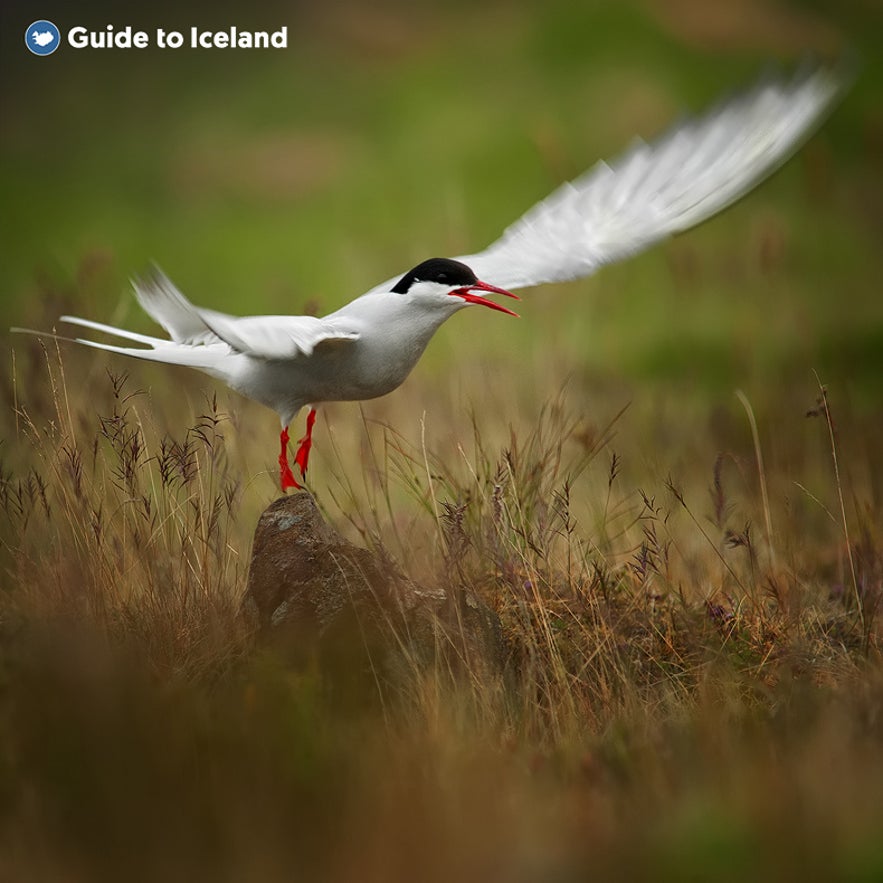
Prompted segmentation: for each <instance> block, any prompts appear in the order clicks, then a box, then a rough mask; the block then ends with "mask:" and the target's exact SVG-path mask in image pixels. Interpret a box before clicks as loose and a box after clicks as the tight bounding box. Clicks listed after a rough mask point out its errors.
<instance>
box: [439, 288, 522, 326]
mask: <svg viewBox="0 0 883 883" xmlns="http://www.w3.org/2000/svg"><path fill="white" fill-rule="evenodd" d="M474 291H489V292H491V293H492V294H505V295H506V297H514V298H515V300H521V298H520V297H518V295H517V294H512V292H511V291H506V289H505V288H497V286H496V285H488V283H487V282H481V281H478V282H473V283H472V285H467V286H465V287H464V288H455V289H454V290H453V291H452V292H451V294H455V295H456V296H457V297H462V298H463V300H465V301H466V303H468V304H481V305H482V306H483V307H490V308H491V309H492V310H499V311H500V312H501V313H506V315H508V316H515V318H516V319H517V318H518V313H513V312H512V310H509V309H507V308H506V307H502V306H500V304H497V303H494V302H493V301H492V300H488V299H487V298H486V297H482V296H481V295H480V294H473V292H474Z"/></svg>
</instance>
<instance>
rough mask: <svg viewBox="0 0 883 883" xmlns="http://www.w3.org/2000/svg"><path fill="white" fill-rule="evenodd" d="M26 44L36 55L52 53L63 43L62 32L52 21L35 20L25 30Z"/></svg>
mask: <svg viewBox="0 0 883 883" xmlns="http://www.w3.org/2000/svg"><path fill="white" fill-rule="evenodd" d="M25 44H26V45H27V47H28V49H30V50H31V52H33V53H34V55H52V53H53V52H55V50H56V49H58V47H59V45H60V44H61V33H60V32H59V30H58V28H57V27H55V25H54V24H52V22H51V21H44V20H41V21H35V22H34V23H33V24H32V25H31V26H30V27H29V28H28V29H27V30H26V31H25Z"/></svg>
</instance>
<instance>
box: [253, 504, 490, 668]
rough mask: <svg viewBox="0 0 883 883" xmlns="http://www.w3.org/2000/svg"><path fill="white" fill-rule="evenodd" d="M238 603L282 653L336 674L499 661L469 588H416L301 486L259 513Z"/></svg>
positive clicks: (484, 614)
mask: <svg viewBox="0 0 883 883" xmlns="http://www.w3.org/2000/svg"><path fill="white" fill-rule="evenodd" d="M243 607H244V609H245V611H246V613H247V614H248V615H249V616H251V617H252V618H254V619H256V621H257V623H258V625H259V628H260V630H261V632H262V633H263V634H264V636H265V637H266V636H272V640H273V643H274V644H275V645H276V646H277V647H281V648H282V649H283V650H284V652H285V653H286V654H287V655H290V656H292V657H293V658H295V659H298V660H301V661H307V660H311V659H318V661H319V663H320V665H321V666H322V667H323V668H324V669H327V670H331V671H334V672H344V671H345V672H348V673H349V674H350V675H352V676H357V677H358V676H360V675H364V674H366V673H367V674H369V676H370V677H371V678H373V679H374V680H377V679H378V678H382V679H384V680H388V679H389V678H390V677H392V678H394V679H396V680H398V679H399V678H401V676H402V675H403V674H404V673H405V672H406V671H408V670H414V669H415V668H419V667H421V666H423V665H425V664H427V663H430V662H433V661H438V660H439V659H440V658H443V659H444V660H445V661H446V664H448V665H451V664H452V663H453V664H456V665H459V664H460V663H463V664H465V665H466V666H468V667H469V668H470V669H472V670H475V669H476V667H478V668H480V669H482V670H489V671H494V670H499V669H501V668H502V660H503V640H502V633H501V629H500V622H499V619H498V618H497V616H496V614H495V613H494V612H493V611H491V610H490V609H489V608H488V607H487V606H486V605H485V604H483V603H482V602H481V601H480V600H479V599H477V598H476V597H474V596H473V595H472V594H471V593H469V592H465V591H459V590H458V591H455V592H452V593H448V592H446V591H445V590H444V589H427V588H424V587H422V586H418V585H416V584H415V583H414V582H412V581H411V580H409V579H407V578H406V577H405V576H403V575H402V574H401V572H400V571H399V569H398V567H397V566H396V565H395V563H394V562H392V561H390V560H388V559H387V560H384V558H382V557H381V556H379V555H376V554H375V553H373V552H370V551H369V550H367V549H363V548H360V547H358V546H355V545H353V544H352V543H351V542H350V541H349V540H347V539H346V538H345V537H343V536H341V535H340V534H339V533H338V532H337V531H336V530H335V529H334V528H333V527H331V526H330V525H329V524H328V523H327V522H326V521H325V520H324V519H323V518H322V515H321V514H320V512H319V510H318V508H317V507H316V503H315V501H314V500H313V498H312V496H311V495H310V494H309V493H308V492H306V491H300V492H298V493H295V494H291V495H289V496H285V497H280V498H279V499H278V500H276V501H275V502H273V503H271V504H270V506H269V507H267V509H266V510H265V511H264V513H263V514H262V515H261V517H260V520H259V521H258V526H257V529H256V531H255V538H254V548H253V552H252V560H251V568H250V571H249V575H248V585H247V588H246V593H245V599H244V602H243Z"/></svg>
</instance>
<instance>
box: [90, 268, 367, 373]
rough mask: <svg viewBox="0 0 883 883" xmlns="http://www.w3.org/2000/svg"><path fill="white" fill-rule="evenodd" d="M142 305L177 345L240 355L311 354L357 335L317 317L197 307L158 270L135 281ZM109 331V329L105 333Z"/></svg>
mask: <svg viewBox="0 0 883 883" xmlns="http://www.w3.org/2000/svg"><path fill="white" fill-rule="evenodd" d="M133 285H134V288H135V296H136V297H137V298H138V302H139V303H140V304H141V306H142V307H143V308H144V310H145V312H146V313H147V314H148V315H150V316H151V317H152V318H153V319H154V320H155V321H156V322H158V323H159V324H160V325H162V326H163V328H165V329H166V331H168V333H169V336H170V337H171V338H172V340H173V341H175V342H177V343H183V344H189V345H191V346H198V345H200V344H206V345H208V344H213V343H219V342H223V343H226V344H227V345H228V346H229V347H230V348H231V349H233V350H235V351H236V352H238V353H244V354H246V355H249V356H253V357H255V358H261V359H292V358H294V357H296V356H298V355H304V356H309V355H311V354H312V352H313V350H314V349H315V347H316V346H318V345H319V344H320V343H323V342H325V341H329V342H330V341H351V340H355V339H356V338H358V336H359V335H358V334H357V333H356V332H355V331H352V330H348V329H346V328H343V327H341V326H340V325H339V324H336V323H334V322H329V321H326V320H324V319H317V318H316V317H315V316H245V317H242V318H240V317H237V316H230V315H227V314H226V313H219V312H217V311H215V310H206V309H202V308H201V307H197V306H194V305H193V304H192V303H190V301H189V300H187V298H186V297H184V295H183V294H181V292H180V291H179V290H178V289H177V288H176V287H175V285H174V284H173V283H172V282H171V280H170V279H169V278H168V277H167V276H165V275H164V274H163V273H162V272H160V271H159V270H156V269H155V270H154V271H153V273H152V274H151V275H150V277H148V278H146V279H136V280H134V281H133ZM105 330H106V329H105Z"/></svg>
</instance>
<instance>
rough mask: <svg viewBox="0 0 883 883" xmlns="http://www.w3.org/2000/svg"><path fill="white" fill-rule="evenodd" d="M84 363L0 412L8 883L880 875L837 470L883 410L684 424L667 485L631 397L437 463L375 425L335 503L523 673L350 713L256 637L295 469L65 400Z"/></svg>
mask: <svg viewBox="0 0 883 883" xmlns="http://www.w3.org/2000/svg"><path fill="white" fill-rule="evenodd" d="M88 358H89V357H88V356H86V357H83V356H82V354H80V353H78V352H68V351H67V350H64V351H62V350H61V349H60V348H56V347H55V345H53V346H52V347H49V348H46V347H44V346H43V345H41V344H40V342H38V341H36V340H35V341H30V342H27V343H26V345H25V346H22V347H17V348H16V379H18V378H20V377H29V378H34V377H40V378H41V382H40V383H39V384H35V383H29V384H28V391H27V392H26V391H25V390H24V389H23V388H22V386H21V385H20V383H19V382H18V380H16V385H15V387H14V388H15V391H16V402H15V403H13V402H9V403H8V407H9V409H10V410H9V414H10V416H11V417H14V419H15V421H16V422H17V427H18V429H17V434H14V435H13V437H14V438H16V440H17V441H16V445H15V448H14V449H11V448H9V447H7V449H6V450H5V451H4V454H5V458H6V461H5V462H4V465H3V467H2V485H0V503H2V511H3V533H2V538H3V567H4V572H5V573H6V575H7V578H8V580H7V583H6V585H7V588H6V590H5V591H4V594H3V598H2V623H3V634H4V639H3V643H2V672H3V683H4V690H3V698H2V708H3V716H2V718H3V722H4V723H3V727H2V729H0V749H2V750H0V753H2V757H3V758H4V767H5V775H4V781H5V786H4V805H5V811H4V832H5V833H4V836H3V840H2V846H0V850H2V854H3V856H4V862H5V868H6V870H7V872H8V873H9V874H10V875H11V876H12V877H14V878H15V879H21V880H28V879H43V878H45V877H46V876H49V877H51V878H55V877H60V876H64V877H65V878H66V879H83V880H87V879H88V880H93V879H105V878H107V879H114V878H119V876H121V875H122V876H126V877H128V878H132V879H157V878H162V879H178V878H179V877H180V878H181V879H184V878H185V877H191V878H192V877H193V876H197V877H200V878H202V877H212V878H217V879H231V880H233V879H242V878H243V877H248V878H250V879H255V878H257V879H267V880H273V879H288V878H289V876H290V873H291V867H292V864H296V865H297V867H298V868H299V870H300V872H301V873H302V874H303V876H305V877H307V878H309V879H351V878H352V879H360V880H362V879H366V878H367V879H375V878H376V879H413V878H414V876H419V877H425V878H428V879H439V880H442V879H450V878H451V877H452V876H458V877H465V878H473V877H479V876H487V875H490V876H491V877H494V878H500V879H521V878H525V879H526V878H533V877H535V876H539V877H541V878H544V879H545V878H547V877H549V876H560V877H562V878H563V879H570V878H578V877H581V876H582V875H583V874H584V873H585V871H586V869H587V868H592V869H594V870H595V871H596V872H599V870H600V872H603V873H604V874H605V875H607V876H614V877H618V876H621V877H624V878H628V879H654V880H656V879H668V878H671V879H683V877H684V876H685V875H687V876H691V875H694V876H698V877H703V878H705V877H714V878H720V879H729V878H733V879H743V878H744V876H746V875H751V876H760V877H768V878H775V879H797V878H799V877H802V876H805V875H806V874H813V875H815V876H819V875H822V876H831V877H837V878H846V879H856V880H862V879H868V880H870V879H874V878H875V876H876V875H877V874H879V871H880V868H881V863H883V853H881V851H880V849H879V843H880V840H879V835H880V820H881V818H883V816H881V810H883V806H881V800H880V796H881V794H883V790H881V787H880V786H881V785H883V765H881V763H880V760H879V758H880V756H881V755H880V741H881V737H883V732H881V730H880V727H879V707H880V705H879V703H880V696H881V692H880V688H881V669H880V664H879V654H880V632H879V627H880V623H879V615H878V614H879V611H878V605H879V600H880V592H881V585H880V573H881V569H883V555H881V550H880V548H879V540H878V537H879V536H880V535H881V514H883V513H881V509H880V503H879V500H880V498H879V496H876V495H875V494H874V493H872V492H871V488H870V485H869V484H868V483H867V478H868V476H869V475H870V474H871V472H872V470H873V466H874V461H873V460H872V459H871V460H862V459H861V457H860V456H858V455H856V454H855V452H854V451H853V450H852V449H851V446H850V444H849V439H853V440H854V439H856V438H865V437H870V436H873V435H874V434H875V433H878V432H879V431H880V426H879V415H874V416H872V417H867V416H862V415H856V414H853V413H850V412H849V410H848V409H847V408H846V407H845V406H843V405H842V403H840V402H838V401H836V400H832V398H831V396H830V393H829V392H828V391H826V390H824V389H821V390H819V389H817V390H816V393H817V401H816V402H815V403H813V402H810V404H811V405H812V407H811V408H809V409H806V410H808V411H811V412H812V413H811V416H803V415H799V416H796V417H795V418H794V420H793V421H792V426H791V430H790V432H791V435H790V437H789V438H783V437H780V438H778V439H776V444H770V443H769V442H765V440H764V439H763V437H762V434H763V431H764V429H765V428H766V427H767V426H768V425H769V421H768V419H767V418H766V415H765V414H764V413H763V412H761V413H760V415H758V413H757V409H756V408H755V407H751V408H750V411H746V407H747V406H750V403H749V402H748V401H747V399H745V400H744V401H743V402H742V403H741V404H740V403H739V402H738V401H736V402H735V406H734V408H733V412H732V415H731V417H732V418H733V423H732V425H730V426H729V427H728V430H727V434H728V435H729V438H728V439H727V441H728V442H729V444H728V445H727V446H725V447H722V448H719V449H718V448H717V447H716V446H717V444H718V443H719V442H720V441H721V437H720V434H721V429H720V427H719V426H718V427H715V426H714V425H712V424H710V423H706V424H705V425H702V422H701V421H702V418H701V417H699V418H698V421H699V422H696V418H694V422H693V423H692V425H691V426H690V434H692V435H693V446H694V448H693V449H691V451H689V452H688V453H689V456H690V457H696V458H697V460H696V461H695V462H694V463H693V464H691V465H690V466H689V468H684V469H682V470H681V471H680V472H677V473H675V472H673V473H672V474H671V475H660V474H658V473H655V471H654V470H655V465H654V464H649V465H648V464H640V463H637V464H636V463H635V462H633V460H632V458H631V456H630V455H624V454H620V453H618V450H619V449H621V443H622V442H625V441H626V439H623V438H622V436H623V435H626V431H627V430H628V427H629V424H630V422H632V421H635V420H636V419H640V420H641V422H642V423H643V424H644V425H649V421H648V418H647V417H646V415H640V418H638V417H636V415H635V414H634V413H633V411H634V409H635V406H634V405H633V406H632V408H627V409H626V410H624V411H621V412H619V413H617V412H611V413H610V416H609V418H608V419H607V420H606V421H605V422H603V423H599V424H597V425H595V424H592V423H589V422H588V421H587V420H586V418H585V417H584V416H575V415H574V413H573V411H572V407H573V399H574V396H573V394H572V393H570V392H568V391H565V392H563V393H562V394H561V395H559V396H558V397H557V398H556V399H555V400H553V401H552V402H549V403H548V404H547V405H546V407H545V408H543V409H541V410H540V411H539V412H538V417H539V419H538V421H537V424H536V427H535V429H534V430H532V431H524V430H515V429H514V428H513V429H512V430H511V432H510V434H509V435H508V436H507V437H505V438H501V439H493V433H492V432H485V428H484V426H483V424H482V420H481V418H480V417H479V415H478V414H477V413H476V414H473V415H472V417H471V429H470V437H469V438H468V440H461V441H459V442H457V443H454V444H449V445H445V444H444V439H442V440H440V442H439V443H437V444H436V443H433V441H431V439H432V436H431V434H430V432H428V431H427V432H426V433H421V434H420V436H418V440H417V441H411V440H409V439H408V437H406V436H405V435H404V434H403V433H401V432H398V431H396V430H394V429H393V428H392V427H391V426H390V425H388V424H386V423H384V422H382V421H375V420H369V419H368V413H367V407H366V409H365V417H366V420H365V423H364V425H363V427H362V430H361V432H360V433H359V435H361V436H362V440H361V443H362V444H363V445H366V446H367V447H366V448H365V450H364V451H363V454H362V457H363V468H362V469H361V470H359V471H357V472H353V471H352V470H347V469H344V468H343V465H342V464H338V465H337V467H335V468H332V469H330V470H329V472H330V474H329V475H327V476H326V477H325V479H324V480H320V482H319V483H318V484H317V486H316V493H317V495H318V499H319V501H320V504H321V505H322V506H323V507H324V509H325V510H326V512H327V513H328V516H329V517H330V518H331V519H332V520H333V521H334V522H335V523H338V524H339V525H341V526H344V527H345V526H346V525H349V529H350V531H351V532H352V533H354V534H357V535H358V536H360V537H361V539H362V542H364V543H366V544H368V545H372V546H374V547H382V548H384V549H385V550H387V551H390V550H391V551H392V554H393V555H394V557H398V560H399V561H403V562H405V567H406V570H407V571H408V573H409V575H410V576H412V577H414V578H417V579H420V580H423V581H425V582H431V583H432V584H434V585H437V584H442V585H451V584H461V585H466V586H469V587H470V588H471V589H472V590H473V591H474V592H476V593H477V594H478V595H479V596H480V597H481V598H483V599H484V600H485V601H486V603H488V604H489V605H490V606H492V607H493V608H494V609H495V610H496V611H497V613H498V614H499V616H500V618H501V620H502V622H503V626H504V634H505V637H506V645H507V655H508V663H507V669H506V672H505V674H504V675H503V676H502V677H498V676H496V675H493V674H489V673H488V672H487V671H485V670H483V669H476V670H474V671H472V672H471V673H469V675H468V677H465V678H464V677H454V678H452V677H451V676H450V675H449V673H446V672H445V671H444V670H431V671H425V670H423V671H420V672H416V673H415V676H414V678H413V680H412V681H410V682H409V683H408V684H407V685H406V688H405V689H404V692H403V693H402V694H401V695H396V696H389V695H387V696H386V698H385V699H384V700H383V702H382V703H381V704H379V705H377V704H375V703H370V702H369V703H368V704H367V705H366V704H365V703H362V702H359V703H356V705H355V706H354V705H353V704H352V703H351V702H350V701H347V700H345V699H344V698H342V697H341V696H340V695H339V694H338V693H337V691H336V689H335V686H334V683H333V682H331V683H329V682H327V681H326V680H325V679H324V678H323V676H322V674H321V672H318V671H316V670H314V669H312V668H310V667H309V666H308V667H307V668H306V669H291V668H290V667H288V665H287V664H286V663H285V662H283V660H282V659H281V658H277V657H276V656H275V655H274V653H273V652H272V651H270V650H269V649H268V648H264V649H262V646H261V643H260V642H256V639H255V636H254V635H253V634H252V633H251V632H250V628H249V626H248V624H247V623H246V622H245V621H244V620H243V619H242V617H241V615H240V613H239V609H238V605H239V601H240V598H241V592H242V586H243V584H244V575H245V568H246V566H247V553H248V548H249V541H250V534H251V531H252V529H253V526H254V524H255V522H256V516H257V513H258V511H259V509H260V506H261V505H262V502H266V501H269V499H271V498H272V496H273V492H272V487H271V486H272V477H273V472H272V470H269V471H268V473H267V474H266V475H264V476H259V477H258V480H257V481H253V482H251V483H250V484H244V483H243V477H248V476H250V475H253V474H254V471H253V469H252V470H251V471H250V470H249V467H248V466H247V464H246V463H244V462H243V460H244V455H243V451H242V449H241V446H246V447H247V446H250V445H251V444H252V439H251V433H250V432H249V431H248V421H247V420H246V421H244V425H243V426H241V427H238V428H237V427H234V426H233V425H231V424H232V422H233V421H232V415H231V414H229V413H226V412H225V410H224V408H223V407H222V406H220V405H219V404H218V402H217V401H216V400H215V399H208V400H203V402H202V403H201V405H202V408H201V410H195V411H194V412H193V414H192V417H191V419H190V426H189V428H187V429H185V430H183V433H182V430H181V428H180V427H181V416H182V415H181V409H177V410H176V412H175V414H174V421H173V425H174V427H175V428H174V429H172V430H169V429H167V428H166V427H165V426H163V425H161V424H160V425H158V424H157V418H158V416H159V415H161V414H162V413H163V409H162V408H161V407H160V406H159V405H158V404H157V402H155V401H153V400H151V397H150V396H149V394H148V393H146V392H144V391H141V390H138V389H136V388H135V387H134V386H133V378H132V377H126V376H125V375H121V374H114V373H112V372H111V371H108V372H107V373H106V374H105V375H104V376H99V377H98V378H97V379H96V382H95V383H94V384H93V385H92V386H91V387H90V391H89V394H88V397H87V396H86V395H85V394H84V391H83V388H82V387H79V388H78V387H75V386H74V385H73V384H72V383H71V380H70V378H71V377H72V376H81V372H86V373H87V367H86V365H87V363H88ZM201 386H202V384H201V382H200V381H199V380H198V379H195V380H192V381H191V380H188V379H187V375H185V376H184V377H182V389H181V391H182V392H183V393H184V396H183V398H185V399H186V398H188V397H191V396H192V397H193V398H194V399H197V398H198V392H197V390H199V389H200V388H201ZM613 398H615V397H611V400H613ZM749 413H750V414H752V415H754V423H755V428H756V435H754V434H753V432H752V421H750V420H749V419H748V414H749ZM737 415H738V416H739V420H736V416H737ZM349 416H350V417H351V416H352V415H349ZM669 417H670V415H666V416H665V418H664V422H667V421H668V419H669ZM424 419H425V420H426V421H427V422H428V420H429V418H428V417H426V418H424ZM680 420H681V422H680V423H676V424H675V425H676V427H677V428H678V430H679V431H681V432H685V431H686V429H687V427H686V420H687V417H686V416H685V415H684V414H681V416H680ZM333 422H334V424H335V425H334V426H332V427H331V428H332V429H335V430H336V420H335V421H333ZM461 423H462V419H461ZM739 423H741V425H739ZM353 434H356V433H353ZM333 437H334V441H335V442H336V453H337V456H339V457H341V458H342V457H344V456H345V453H344V451H343V450H342V445H341V443H340V439H339V438H337V433H336V431H335V432H334V436H333ZM794 445H796V446H797V447H798V448H801V447H802V456H801V457H799V458H796V459H795V458H793V447H792V446H794ZM783 447H784V448H785V449H786V450H785V453H784V455H783V452H782V448H783ZM764 448H766V450H764ZM714 451H717V452H716V453H713V452H714ZM762 453H763V454H766V456H765V457H763V458H762V457H761V454H762ZM835 461H836V462H835ZM271 462H272V461H271ZM702 462H704V463H705V468H699V464H700V463H702ZM785 464H787V465H785ZM761 476H762V477H763V483H761ZM763 487H766V493H764V491H763V489H762V488H763ZM36 855H39V856H41V858H40V859H39V860H37V859H35V856H36Z"/></svg>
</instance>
